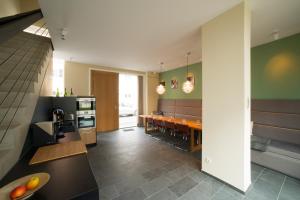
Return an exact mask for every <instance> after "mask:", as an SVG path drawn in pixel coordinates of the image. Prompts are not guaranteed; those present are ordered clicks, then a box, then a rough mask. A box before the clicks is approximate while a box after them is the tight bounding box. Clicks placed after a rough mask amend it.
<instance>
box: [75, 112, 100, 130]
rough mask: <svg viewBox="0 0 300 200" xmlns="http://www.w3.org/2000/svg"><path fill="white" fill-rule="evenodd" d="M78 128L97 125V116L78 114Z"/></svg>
mask: <svg viewBox="0 0 300 200" xmlns="http://www.w3.org/2000/svg"><path fill="white" fill-rule="evenodd" d="M77 127H78V128H93V127H96V117H95V115H93V114H89V115H77Z"/></svg>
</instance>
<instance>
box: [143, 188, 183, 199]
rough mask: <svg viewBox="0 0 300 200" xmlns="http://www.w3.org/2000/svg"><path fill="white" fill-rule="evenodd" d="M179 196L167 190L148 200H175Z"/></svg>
mask: <svg viewBox="0 0 300 200" xmlns="http://www.w3.org/2000/svg"><path fill="white" fill-rule="evenodd" d="M175 199H177V196H176V195H175V194H174V193H173V192H171V191H170V190H169V189H168V188H165V189H163V190H161V191H159V192H157V193H155V194H153V195H152V196H150V197H148V198H147V199H146V200H175Z"/></svg>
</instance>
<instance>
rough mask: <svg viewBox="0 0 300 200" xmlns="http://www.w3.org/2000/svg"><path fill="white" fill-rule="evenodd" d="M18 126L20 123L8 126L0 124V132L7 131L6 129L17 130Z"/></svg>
mask: <svg viewBox="0 0 300 200" xmlns="http://www.w3.org/2000/svg"><path fill="white" fill-rule="evenodd" d="M19 125H20V123H17V122H13V123H11V124H10V125H9V124H0V131H3V130H7V129H14V128H17V127H18V126H19ZM8 127H9V128H8Z"/></svg>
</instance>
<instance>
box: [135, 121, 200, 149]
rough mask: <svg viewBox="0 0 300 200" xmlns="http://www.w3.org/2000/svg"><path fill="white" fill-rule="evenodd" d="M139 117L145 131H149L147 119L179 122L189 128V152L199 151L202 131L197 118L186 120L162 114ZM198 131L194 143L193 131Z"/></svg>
mask: <svg viewBox="0 0 300 200" xmlns="http://www.w3.org/2000/svg"><path fill="white" fill-rule="evenodd" d="M139 117H140V118H142V119H143V122H144V127H145V133H147V134H148V133H150V130H151V129H149V123H148V122H149V119H153V120H160V121H163V122H171V123H174V124H175V125H176V124H181V125H186V126H188V127H189V128H190V133H191V137H190V145H189V150H190V151H191V152H195V151H199V150H201V143H202V142H201V132H202V123H201V122H200V121H198V120H187V119H183V118H176V117H173V116H164V115H139ZM196 130H197V131H199V133H198V134H197V142H196V143H195V131H196Z"/></svg>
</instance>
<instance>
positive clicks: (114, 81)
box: [91, 70, 119, 132]
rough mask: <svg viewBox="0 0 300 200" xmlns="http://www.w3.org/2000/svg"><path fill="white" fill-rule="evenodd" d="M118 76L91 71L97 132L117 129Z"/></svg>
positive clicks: (112, 73) (111, 73)
mask: <svg viewBox="0 0 300 200" xmlns="http://www.w3.org/2000/svg"><path fill="white" fill-rule="evenodd" d="M118 87H119V74H118V73H114V72H104V71H97V70H92V71H91V94H92V95H93V96H95V97H96V128H97V132H108V131H113V130H117V129H119V110H118V105H119V97H118V96H119V95H118V93H119V90H118Z"/></svg>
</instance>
